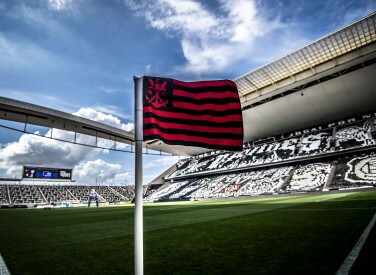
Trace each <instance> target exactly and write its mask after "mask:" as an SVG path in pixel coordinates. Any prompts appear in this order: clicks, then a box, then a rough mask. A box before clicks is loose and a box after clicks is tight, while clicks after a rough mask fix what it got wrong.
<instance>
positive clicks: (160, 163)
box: [143, 156, 179, 169]
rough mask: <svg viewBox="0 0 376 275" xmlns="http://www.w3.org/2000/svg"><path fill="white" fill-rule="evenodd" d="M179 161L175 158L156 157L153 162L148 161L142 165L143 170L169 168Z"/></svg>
mask: <svg viewBox="0 0 376 275" xmlns="http://www.w3.org/2000/svg"><path fill="white" fill-rule="evenodd" d="M178 160H179V157H177V156H166V157H158V158H157V159H155V160H152V161H148V162H146V163H145V164H144V167H143V168H144V169H149V168H155V167H159V168H161V167H166V169H167V168H170V167H171V166H172V165H173V164H174V163H176V162H177V161H178Z"/></svg>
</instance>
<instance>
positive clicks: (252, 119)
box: [0, 13, 376, 274]
mask: <svg viewBox="0 0 376 275" xmlns="http://www.w3.org/2000/svg"><path fill="white" fill-rule="evenodd" d="M375 75H376V14H375V13H373V14H371V15H369V16H367V17H365V18H362V19H361V20H359V21H356V22H354V23H352V24H350V25H348V26H345V27H343V28H341V29H339V30H337V31H335V32H333V33H331V34H329V35H327V36H325V37H322V38H321V39H319V40H317V41H314V42H312V43H310V44H308V45H307V46H305V47H303V48H301V49H298V50H296V51H294V52H292V53H290V54H288V55H286V56H284V57H282V58H280V59H278V60H276V61H274V62H271V63H269V64H266V65H264V66H262V67H260V68H258V69H256V70H253V71H251V72H249V73H247V74H245V75H243V76H240V77H238V78H236V79H235V80H234V81H235V83H236V84H237V87H238V91H239V96H240V100H241V106H242V114H243V121H244V122H243V123H244V145H243V150H242V151H241V152H228V151H221V150H217V151H210V150H205V149H202V148H198V147H186V146H170V145H166V144H164V143H162V142H160V141H158V140H153V141H147V142H144V144H143V146H144V148H145V150H151V151H153V152H157V153H161V154H162V153H165V154H172V155H179V156H184V158H183V159H181V160H180V161H179V162H178V163H176V164H174V165H173V166H172V167H171V168H170V169H168V170H166V171H165V172H164V173H162V174H161V175H160V176H158V177H157V178H156V179H154V180H153V181H151V182H150V183H149V184H148V185H145V186H144V199H143V200H144V202H145V209H144V212H145V221H144V223H145V270H146V272H147V273H150V274H151V273H155V274H166V273H171V272H172V273H175V274H177V273H178V274H185V273H194V274H202V273H209V274H238V273H241V272H247V273H255V274H296V273H299V274H300V273H305V274H318V273H321V274H334V273H337V272H338V274H348V273H349V272H350V273H351V274H368V273H371V270H373V269H372V267H373V262H372V260H373V259H374V256H375V255H376V250H375V247H376V246H375V243H376V227H374V226H373V223H374V221H373V223H372V220H375V216H374V214H375V210H376V204H375V199H376V191H374V190H375V189H374V188H375V187H376V107H375V103H376V93H375V87H376V79H375ZM0 119H1V120H2V121H8V120H9V121H15V122H19V123H24V124H25V125H28V124H31V125H40V126H44V127H50V128H51V129H60V130H66V131H71V132H73V133H74V134H75V136H76V134H85V135H90V136H92V137H95V139H105V140H109V141H111V142H114V146H115V147H116V144H117V143H124V144H129V145H131V146H133V144H134V142H135V138H134V135H133V134H130V133H127V132H124V131H122V130H120V129H117V128H114V127H111V126H108V125H104V124H101V123H98V122H94V121H90V120H88V119H83V118H79V117H75V116H74V115H70V114H67V113H63V112H60V111H57V110H53V109H49V108H46V107H42V106H37V105H33V104H29V103H26V102H21V101H17V100H12V99H9V98H4V97H1V98H0ZM25 129H26V126H25ZM74 142H75V143H76V140H75V141H74ZM77 144H79V142H77ZM95 146H96V147H99V146H98V145H97V143H96V144H95ZM131 150H132V149H131ZM30 171H32V172H30ZM47 172H48V173H47ZM71 173H72V171H71V170H70V171H69V170H67V169H65V170H64V168H62V167H55V168H46V167H36V166H35V167H27V166H25V167H23V175H22V176H21V177H19V179H18V182H16V180H15V179H0V181H1V184H0V205H1V208H2V209H1V210H0V216H1V221H2V223H1V224H2V225H1V226H0V230H1V233H0V236H1V237H0V238H1V248H0V253H1V256H2V257H3V258H4V262H5V263H6V265H7V267H8V269H9V270H10V272H11V273H12V274H50V273H57V272H61V273H75V274H81V273H87V272H88V271H87V270H89V269H90V268H92V269H94V270H95V271H96V272H97V273H98V274H99V273H102V274H106V273H109V274H131V273H133V272H134V269H133V231H132V229H133V205H132V204H131V201H132V200H133V198H134V186H124V185H123V186H103V185H102V186H98V185H96V184H94V183H93V184H92V185H85V186H81V185H75V184H74V183H73V182H71V180H72V178H71V176H70V175H71ZM73 173H74V171H73ZM38 175H39V176H38ZM28 177H29V178H30V177H31V178H33V179H34V180H35V181H31V180H30V179H27V178H28ZM38 180H39V181H38ZM41 180H44V181H46V182H48V184H41V183H40V181H41ZM91 189H95V190H96V191H97V193H98V198H99V203H100V206H108V207H99V208H97V209H95V208H94V209H93V208H91V209H88V208H87V207H70V206H86V205H87V201H88V195H89V193H90V190H91ZM19 208H28V209H19ZM36 208H42V209H36ZM31 209H34V210H31ZM45 210H49V211H45ZM370 221H371V222H370ZM12 228H22V229H23V230H22V232H20V231H19V230H15V232H18V234H12V232H13V231H14V230H12ZM367 230H368V231H367ZM365 232H368V233H366V235H364V234H365ZM364 236H365V237H364ZM362 238H363V240H364V242H363V244H361V246H360V247H361V250H360V248H359V246H357V245H358V243H359V241H360V240H361V239H362ZM25 243H28V247H24V246H23V244H25ZM355 248H358V249H359V251H358V252H356V253H357V254H356V257H355V259H356V261H353V262H352V263H351V264H349V262H351V261H350V260H348V259H347V258H348V255H349V254H350V253H352V252H353V251H354V249H355ZM346 268H347V269H346ZM350 268H351V270H350Z"/></svg>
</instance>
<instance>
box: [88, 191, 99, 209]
mask: <svg viewBox="0 0 376 275" xmlns="http://www.w3.org/2000/svg"><path fill="white" fill-rule="evenodd" d="M92 200H95V203H96V205H97V207H98V204H99V202H98V194H97V192H95V189H91V192H90V195H89V201H88V207H90V203H91V201H92Z"/></svg>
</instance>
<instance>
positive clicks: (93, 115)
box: [73, 108, 134, 132]
mask: <svg viewBox="0 0 376 275" xmlns="http://www.w3.org/2000/svg"><path fill="white" fill-rule="evenodd" d="M97 109H98V108H97ZM107 110H108V109H107ZM73 115H76V116H80V117H84V118H88V119H91V120H94V121H98V122H101V123H104V124H107V125H111V126H114V127H116V128H120V129H122V130H124V131H127V132H132V131H133V130H134V123H132V122H128V123H122V122H121V120H120V119H119V118H117V117H115V116H113V115H111V114H105V113H103V112H100V111H97V110H95V109H93V108H81V109H79V110H78V111H77V112H75V113H73Z"/></svg>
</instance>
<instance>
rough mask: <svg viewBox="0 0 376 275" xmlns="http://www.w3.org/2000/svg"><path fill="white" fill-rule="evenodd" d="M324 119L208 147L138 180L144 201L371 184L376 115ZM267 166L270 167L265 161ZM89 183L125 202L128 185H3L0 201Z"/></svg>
mask: <svg viewBox="0 0 376 275" xmlns="http://www.w3.org/2000/svg"><path fill="white" fill-rule="evenodd" d="M347 121H348V122H349V121H350V122H349V123H347V124H346V123H343V122H342V121H341V122H338V123H332V124H331V127H328V125H322V126H320V127H316V128H314V130H313V131H311V132H297V133H293V134H286V135H285V137H284V136H283V135H282V136H281V137H270V138H268V139H264V140H262V141H256V142H253V143H251V144H247V145H246V146H245V147H244V150H243V151H241V152H225V151H213V152H210V153H205V154H202V155H198V156H193V157H191V158H188V159H185V160H181V161H179V162H178V163H177V164H176V165H175V166H174V167H176V170H172V171H171V173H170V174H166V175H167V176H166V177H165V178H164V183H163V184H161V185H157V186H152V187H150V186H144V193H145V192H146V191H147V193H146V194H145V199H144V200H145V201H147V202H153V201H169V200H192V199H198V198H200V199H207V198H226V197H240V196H258V195H270V194H286V193H300V192H317V191H322V190H324V191H327V190H347V189H354V188H372V187H376V153H375V149H376V143H375V140H374V137H373V135H372V131H373V130H372V128H374V124H375V123H376V119H375V118H374V117H372V118H364V117H360V118H359V119H358V120H356V119H349V120H347ZM271 166H272V167H271ZM91 189H96V191H97V193H98V196H99V201H100V202H109V203H119V202H123V201H131V200H132V199H133V197H134V186H89V185H81V186H79V185H51V184H48V185H28V184H18V185H14V184H11V185H5V184H0V203H1V204H2V205H37V204H43V203H61V202H65V201H76V202H78V203H81V204H86V202H87V199H88V194H89V193H90V190H91Z"/></svg>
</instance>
